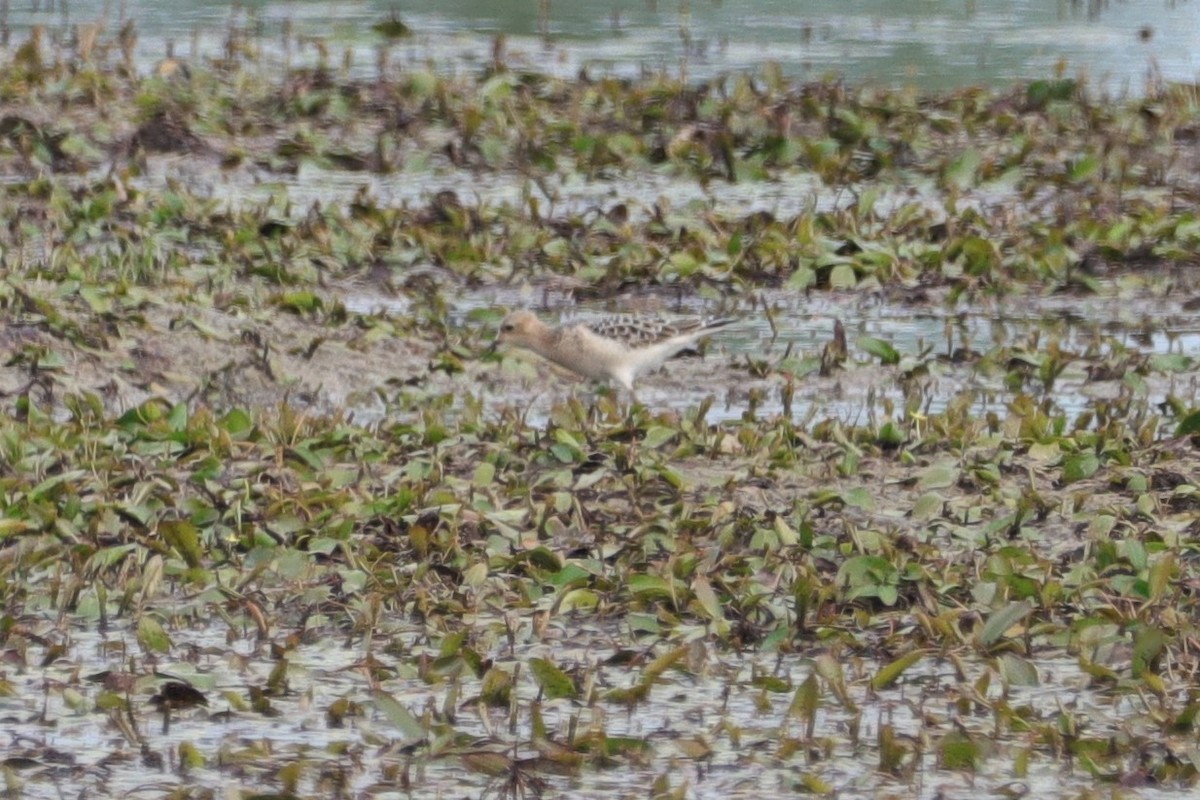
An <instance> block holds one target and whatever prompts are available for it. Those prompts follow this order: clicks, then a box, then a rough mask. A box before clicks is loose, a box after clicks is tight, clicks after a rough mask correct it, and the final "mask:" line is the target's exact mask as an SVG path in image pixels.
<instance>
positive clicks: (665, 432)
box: [642, 425, 679, 449]
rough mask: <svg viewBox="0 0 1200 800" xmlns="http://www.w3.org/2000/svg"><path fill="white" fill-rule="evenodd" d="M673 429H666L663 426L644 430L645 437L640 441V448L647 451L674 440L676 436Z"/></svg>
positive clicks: (654, 426) (653, 426)
mask: <svg viewBox="0 0 1200 800" xmlns="http://www.w3.org/2000/svg"><path fill="white" fill-rule="evenodd" d="M678 433H679V431H677V430H676V429H675V428H668V427H667V426H665V425H652V426H650V427H649V428H647V429H646V435H645V437H643V439H642V446H643V447H645V448H648V449H654V448H656V447H660V446H662V445H664V444H666V443H667V442H669V441H671V440H672V439H674V438H675V436H676V434H678Z"/></svg>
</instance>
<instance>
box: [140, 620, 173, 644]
mask: <svg viewBox="0 0 1200 800" xmlns="http://www.w3.org/2000/svg"><path fill="white" fill-rule="evenodd" d="M137 639H138V644H140V645H141V646H142V649H143V650H146V651H147V652H151V653H165V652H167V651H168V650H170V649H171V637H170V636H167V632H166V631H164V630H163V627H162V625H160V624H159V623H158V620H156V619H155V618H154V617H152V616H150V615H149V614H143V615H142V618H141V619H139V620H138V626H137Z"/></svg>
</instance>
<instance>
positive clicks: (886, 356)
mask: <svg viewBox="0 0 1200 800" xmlns="http://www.w3.org/2000/svg"><path fill="white" fill-rule="evenodd" d="M858 347H859V349H860V350H864V351H866V352H867V353H870V354H871V355H873V356H875V357H876V358H878V359H879V361H880V362H881V363H883V364H889V365H890V364H898V363H900V353H899V352H898V351H897V350H896V348H894V347H892V345H891V343H889V342H885V341H884V340H883V339H877V338H875V337H874V336H860V337H858Z"/></svg>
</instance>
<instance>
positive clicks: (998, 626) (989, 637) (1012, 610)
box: [979, 600, 1033, 647]
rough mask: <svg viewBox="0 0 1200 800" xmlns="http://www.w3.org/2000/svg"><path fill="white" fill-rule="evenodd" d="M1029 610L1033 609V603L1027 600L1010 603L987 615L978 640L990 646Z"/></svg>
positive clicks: (1023, 617)
mask: <svg viewBox="0 0 1200 800" xmlns="http://www.w3.org/2000/svg"><path fill="white" fill-rule="evenodd" d="M1031 611H1033V605H1032V604H1031V603H1029V602H1027V601H1024V600H1022V601H1021V602H1019V603H1010V604H1009V605H1007V606H1005V607H1004V608H1002V609H1000V610H999V611H997V612H996V613H994V614H992V615H991V616H990V617H988V621H987V622H986V623H985V624H984V626H983V630H981V631H980V632H979V641H980V642H981V643H982V644H983V646H984V647H991V646H992V645H993V644H995V643H996V642H998V641H1000V637H1002V636H1004V634H1005V633H1006V632H1007V631H1008V630H1009V628H1011V627H1012V626H1014V625H1016V624H1017V623H1018V622H1020V621H1021V620H1023V619H1025V617H1026V616H1028V615H1029V613H1030V612H1031Z"/></svg>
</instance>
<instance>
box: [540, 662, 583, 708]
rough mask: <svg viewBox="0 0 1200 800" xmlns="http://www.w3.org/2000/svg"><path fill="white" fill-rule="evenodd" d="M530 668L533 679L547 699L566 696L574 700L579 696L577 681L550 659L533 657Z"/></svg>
mask: <svg viewBox="0 0 1200 800" xmlns="http://www.w3.org/2000/svg"><path fill="white" fill-rule="evenodd" d="M529 669H530V671H532V672H533V679H534V680H536V681H537V684H538V686H540V687H541V689H542V693H543V694H545V695H546V698H547V699H549V700H558V699H560V698H563V697H565V698H568V699H571V700H574V699H575V698H576V697H578V696H579V689H578V688H577V687H576V686H575V681H573V680H571V676H570V675H568V674H567V673H565V672H563V671H562V670H561V669H559V668H558V667H557V666H555V665H554V664H553V663H551V662H550V661H549V660H547V659H544V658H531V659H530V660H529Z"/></svg>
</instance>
